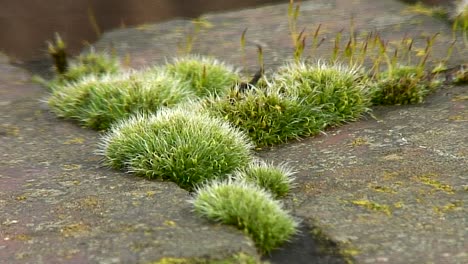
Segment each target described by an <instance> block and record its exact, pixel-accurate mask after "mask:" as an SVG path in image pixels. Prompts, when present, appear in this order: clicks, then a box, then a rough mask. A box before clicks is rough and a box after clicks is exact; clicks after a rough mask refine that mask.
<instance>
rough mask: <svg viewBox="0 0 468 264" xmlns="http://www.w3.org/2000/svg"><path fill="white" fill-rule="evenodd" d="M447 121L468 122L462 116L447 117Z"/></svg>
mask: <svg viewBox="0 0 468 264" xmlns="http://www.w3.org/2000/svg"><path fill="white" fill-rule="evenodd" d="M448 120H450V121H458V122H462V121H468V119H467V118H465V117H464V116H462V115H453V116H449V117H448Z"/></svg>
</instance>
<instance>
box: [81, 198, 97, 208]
mask: <svg viewBox="0 0 468 264" xmlns="http://www.w3.org/2000/svg"><path fill="white" fill-rule="evenodd" d="M79 204H80V206H81V207H87V208H96V207H98V205H99V199H98V198H97V197H96V196H89V197H86V198H84V199H82V200H80V201H79Z"/></svg>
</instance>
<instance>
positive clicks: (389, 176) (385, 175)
mask: <svg viewBox="0 0 468 264" xmlns="http://www.w3.org/2000/svg"><path fill="white" fill-rule="evenodd" d="M398 175H400V174H399V173H398V172H389V171H385V172H384V173H383V177H382V178H383V179H384V180H386V181H389V180H393V179H394V178H395V177H397V176H398Z"/></svg>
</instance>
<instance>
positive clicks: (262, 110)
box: [204, 88, 326, 147]
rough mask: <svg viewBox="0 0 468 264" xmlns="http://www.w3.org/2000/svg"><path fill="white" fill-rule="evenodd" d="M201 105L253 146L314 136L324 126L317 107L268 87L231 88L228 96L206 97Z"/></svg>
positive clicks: (321, 114) (321, 115) (320, 112)
mask: <svg viewBox="0 0 468 264" xmlns="http://www.w3.org/2000/svg"><path fill="white" fill-rule="evenodd" d="M204 106H205V109H206V110H207V111H208V112H210V113H211V114H213V115H215V116H218V117H220V118H224V119H225V120H227V121H229V122H231V123H232V124H234V125H235V126H237V127H239V128H240V129H241V130H243V131H245V132H246V133H247V134H248V135H249V137H250V138H251V139H252V140H253V141H254V142H255V144H256V145H257V147H262V146H267V145H275V144H279V143H284V142H286V141H287V140H290V139H298V138H300V137H304V136H309V135H314V134H317V133H319V132H320V131H321V130H322V129H324V128H325V127H326V123H325V120H326V119H325V118H324V115H323V112H322V111H321V109H320V108H317V107H311V106H308V105H305V104H304V103H303V100H301V99H300V98H297V97H293V96H286V95H284V94H281V93H280V92H278V91H277V90H270V89H269V88H266V89H256V88H252V89H251V90H249V91H247V92H244V93H241V92H239V91H237V89H234V90H232V92H231V94H230V95H229V96H226V97H222V98H209V99H207V100H206V101H204Z"/></svg>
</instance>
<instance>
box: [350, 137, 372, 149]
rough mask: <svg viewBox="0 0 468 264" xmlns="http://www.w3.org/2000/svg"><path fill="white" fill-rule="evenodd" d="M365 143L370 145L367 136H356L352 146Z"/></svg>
mask: <svg viewBox="0 0 468 264" xmlns="http://www.w3.org/2000/svg"><path fill="white" fill-rule="evenodd" d="M363 145H369V142H368V140H367V139H366V138H362V137H358V138H355V139H354V140H353V142H351V146H353V147H359V146H363Z"/></svg>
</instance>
